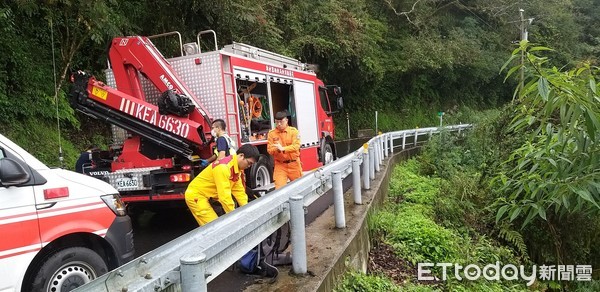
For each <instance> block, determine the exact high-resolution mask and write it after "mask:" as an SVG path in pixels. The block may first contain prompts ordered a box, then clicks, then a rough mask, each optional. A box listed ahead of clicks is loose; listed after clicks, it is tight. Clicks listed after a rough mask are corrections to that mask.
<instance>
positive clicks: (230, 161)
mask: <svg viewBox="0 0 600 292" xmlns="http://www.w3.org/2000/svg"><path fill="white" fill-rule="evenodd" d="M259 154H260V153H259V152H258V149H257V148H256V146H254V145H250V144H246V145H243V146H242V147H240V149H238V151H237V155H230V156H227V157H225V158H223V159H221V160H220V161H215V162H214V163H212V164H211V165H209V166H207V167H206V168H205V169H204V170H202V172H200V174H199V175H198V176H196V177H195V178H194V180H192V182H191V183H190V184H189V185H188V188H187V189H186V190H185V203H186V204H187V206H188V208H189V209H190V211H191V212H192V215H193V216H194V218H196V221H197V222H198V224H200V225H205V224H207V223H208V222H211V221H213V220H215V219H217V217H218V216H217V213H216V212H215V210H214V209H213V208H212V206H211V205H210V202H209V199H211V198H212V199H216V200H218V201H219V203H220V204H221V206H223V210H224V211H225V213H229V212H231V211H233V210H234V209H235V202H234V201H233V198H235V201H236V202H237V203H238V205H239V206H240V207H241V206H244V205H246V204H247V203H248V196H247V195H246V190H245V188H244V183H243V179H242V175H243V171H244V170H245V169H246V168H248V167H250V166H252V164H254V163H256V161H257V160H258V156H259Z"/></svg>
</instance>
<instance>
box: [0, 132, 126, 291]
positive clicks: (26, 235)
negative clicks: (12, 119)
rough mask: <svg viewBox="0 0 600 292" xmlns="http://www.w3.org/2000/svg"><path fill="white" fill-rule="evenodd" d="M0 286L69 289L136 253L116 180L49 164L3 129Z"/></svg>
mask: <svg viewBox="0 0 600 292" xmlns="http://www.w3.org/2000/svg"><path fill="white" fill-rule="evenodd" d="M0 238H1V240H0V291H24V292H25V291H27V292H28V291H57V292H59V291H71V290H72V289H74V288H76V287H79V286H81V285H83V284H85V283H87V282H90V281H91V280H93V279H94V278H96V277H98V276H100V275H102V274H104V273H106V272H107V271H109V270H111V269H114V268H116V267H118V266H120V265H122V264H124V263H125V262H127V261H129V260H131V259H132V258H133V255H134V249H133V231H132V227H131V219H130V218H129V216H127V215H126V214H125V209H124V205H123V202H122V201H121V200H120V197H119V195H118V193H117V191H116V190H115V189H114V188H113V187H112V186H110V185H108V184H107V183H105V182H102V181H100V180H97V179H94V178H92V177H89V176H86V175H83V174H78V173H75V172H71V171H67V170H63V169H51V168H48V167H47V166H46V165H44V164H43V163H41V162H40V161H38V160H37V159H36V158H34V157H33V156H32V155H30V154H29V153H27V151H25V150H23V149H22V148H21V147H19V146H17V145H16V144H15V143H13V142H11V141H10V140H9V139H7V138H6V137H4V136H2V135H0Z"/></svg>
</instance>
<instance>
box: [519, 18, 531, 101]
mask: <svg viewBox="0 0 600 292" xmlns="http://www.w3.org/2000/svg"><path fill="white" fill-rule="evenodd" d="M524 12H525V10H523V9H521V8H519V16H520V18H521V19H520V26H519V27H520V28H521V41H528V32H527V27H528V26H529V25H530V24H531V22H533V18H528V19H525V17H524V15H523V14H524ZM519 44H520V43H519ZM523 87H525V52H524V51H521V80H520V84H519V89H520V91H521V90H523Z"/></svg>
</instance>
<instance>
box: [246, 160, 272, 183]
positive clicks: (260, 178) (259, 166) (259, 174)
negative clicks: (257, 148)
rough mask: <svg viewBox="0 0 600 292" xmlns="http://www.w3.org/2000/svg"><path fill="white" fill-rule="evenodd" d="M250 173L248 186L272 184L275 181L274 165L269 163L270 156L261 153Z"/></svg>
mask: <svg viewBox="0 0 600 292" xmlns="http://www.w3.org/2000/svg"><path fill="white" fill-rule="evenodd" d="M248 174H249V176H248V182H247V186H248V187H249V188H251V189H254V188H257V187H261V186H264V185H268V184H270V183H271V182H272V181H273V179H272V178H273V167H272V166H271V165H270V163H269V157H267V156H265V155H261V156H260V158H258V161H257V162H256V163H255V164H254V165H252V167H251V168H250V172H249V173H248Z"/></svg>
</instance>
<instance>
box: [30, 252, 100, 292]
mask: <svg viewBox="0 0 600 292" xmlns="http://www.w3.org/2000/svg"><path fill="white" fill-rule="evenodd" d="M107 271H108V268H107V266H106V263H105V262H104V260H102V258H101V257H100V255H98V254H97V253H95V252H94V251H92V250H91V249H89V248H85V247H70V248H66V249H63V250H61V251H59V252H57V253H55V254H53V255H51V256H50V257H48V258H47V259H46V261H45V262H43V263H42V266H41V267H40V269H39V270H38V271H37V274H36V275H35V277H34V281H33V283H32V287H31V288H32V290H31V291H47V292H50V291H57V292H65V291H71V290H73V289H75V288H77V287H79V286H81V285H83V284H85V283H88V282H90V281H92V280H93V279H95V278H97V277H98V276H100V275H102V274H105V273H106V272H107Z"/></svg>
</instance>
